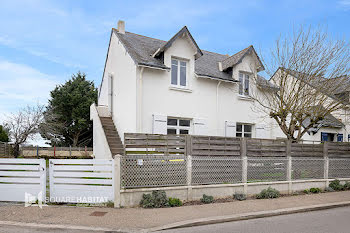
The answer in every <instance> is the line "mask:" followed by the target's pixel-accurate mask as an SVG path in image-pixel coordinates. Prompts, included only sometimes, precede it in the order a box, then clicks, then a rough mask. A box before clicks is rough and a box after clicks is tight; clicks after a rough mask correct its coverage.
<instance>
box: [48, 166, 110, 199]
mask: <svg viewBox="0 0 350 233" xmlns="http://www.w3.org/2000/svg"><path fill="white" fill-rule="evenodd" d="M49 174H50V202H65V203H102V202H107V201H113V200H114V161H113V160H104V159H50V162H49Z"/></svg>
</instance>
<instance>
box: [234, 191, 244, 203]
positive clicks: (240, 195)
mask: <svg viewBox="0 0 350 233" xmlns="http://www.w3.org/2000/svg"><path fill="white" fill-rule="evenodd" d="M233 198H234V199H236V200H238V201H244V200H246V199H247V196H246V195H245V194H244V193H235V194H234V195H233Z"/></svg>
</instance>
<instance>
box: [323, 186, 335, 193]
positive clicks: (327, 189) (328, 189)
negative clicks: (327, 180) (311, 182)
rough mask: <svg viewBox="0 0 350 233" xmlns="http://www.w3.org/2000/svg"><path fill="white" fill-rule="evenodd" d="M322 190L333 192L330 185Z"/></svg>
mask: <svg viewBox="0 0 350 233" xmlns="http://www.w3.org/2000/svg"><path fill="white" fill-rule="evenodd" d="M324 191H326V192H334V191H335V190H334V189H333V188H331V187H327V188H325V189H324Z"/></svg>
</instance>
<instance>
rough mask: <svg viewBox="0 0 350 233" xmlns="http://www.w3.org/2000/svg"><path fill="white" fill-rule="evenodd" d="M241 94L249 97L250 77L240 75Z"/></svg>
mask: <svg viewBox="0 0 350 233" xmlns="http://www.w3.org/2000/svg"><path fill="white" fill-rule="evenodd" d="M239 94H240V95H245V96H249V75H248V74H243V73H239Z"/></svg>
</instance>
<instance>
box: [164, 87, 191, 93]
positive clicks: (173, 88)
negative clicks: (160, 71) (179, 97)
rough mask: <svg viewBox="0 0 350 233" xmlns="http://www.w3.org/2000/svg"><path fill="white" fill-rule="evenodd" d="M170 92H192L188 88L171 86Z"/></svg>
mask: <svg viewBox="0 0 350 233" xmlns="http://www.w3.org/2000/svg"><path fill="white" fill-rule="evenodd" d="M169 90H173V91H183V92H192V90H191V89H188V88H186V87H177V86H170V87H169Z"/></svg>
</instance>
